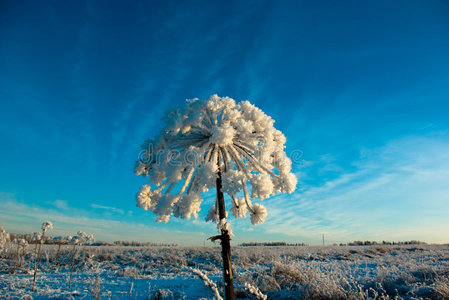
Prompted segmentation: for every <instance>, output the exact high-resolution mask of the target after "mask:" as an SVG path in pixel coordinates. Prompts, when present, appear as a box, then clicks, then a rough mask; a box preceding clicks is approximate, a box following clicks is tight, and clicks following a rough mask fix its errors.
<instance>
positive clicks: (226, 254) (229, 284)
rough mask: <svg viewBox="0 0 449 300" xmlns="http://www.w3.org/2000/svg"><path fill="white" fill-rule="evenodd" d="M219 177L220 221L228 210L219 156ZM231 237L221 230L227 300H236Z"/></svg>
mask: <svg viewBox="0 0 449 300" xmlns="http://www.w3.org/2000/svg"><path fill="white" fill-rule="evenodd" d="M217 175H218V177H217V200H218V214H219V216H220V221H221V220H222V219H225V218H226V210H225V203H224V196H223V191H222V187H223V183H222V180H221V171H220V156H218V174H217ZM230 240H231V238H230V236H229V233H228V231H227V230H224V229H222V230H221V254H222V256H223V275H224V281H225V296H226V300H233V299H234V278H233V274H232V262H231V243H230Z"/></svg>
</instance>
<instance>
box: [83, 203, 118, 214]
mask: <svg viewBox="0 0 449 300" xmlns="http://www.w3.org/2000/svg"><path fill="white" fill-rule="evenodd" d="M90 207H92V208H95V209H102V210H106V211H110V212H114V213H118V214H122V215H123V214H124V213H125V212H124V211H123V209H120V208H116V207H112V206H103V205H98V204H94V203H93V204H91V205H90Z"/></svg>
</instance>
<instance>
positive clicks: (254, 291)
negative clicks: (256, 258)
mask: <svg viewBox="0 0 449 300" xmlns="http://www.w3.org/2000/svg"><path fill="white" fill-rule="evenodd" d="M245 289H246V290H247V291H248V292H250V293H251V294H253V295H254V296H256V298H257V299H259V300H267V298H268V297H267V296H266V295H264V294H263V293H262V292H261V291H260V290H259V288H258V287H257V286H254V285H251V284H250V283H248V282H245Z"/></svg>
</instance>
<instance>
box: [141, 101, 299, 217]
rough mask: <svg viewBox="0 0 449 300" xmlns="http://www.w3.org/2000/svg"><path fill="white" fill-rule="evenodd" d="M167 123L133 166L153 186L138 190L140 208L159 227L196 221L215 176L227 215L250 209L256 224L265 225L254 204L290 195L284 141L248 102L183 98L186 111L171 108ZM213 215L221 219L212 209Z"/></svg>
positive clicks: (242, 213)
mask: <svg viewBox="0 0 449 300" xmlns="http://www.w3.org/2000/svg"><path fill="white" fill-rule="evenodd" d="M165 121H166V126H165V128H164V129H162V131H161V133H160V134H159V135H158V136H157V137H156V138H155V139H154V140H147V141H146V142H145V143H144V144H143V145H142V151H141V156H140V158H139V160H138V161H137V163H136V167H135V173H136V174H137V175H144V176H148V177H149V178H150V182H151V183H152V184H153V185H154V186H155V188H152V186H151V185H150V184H145V185H144V186H143V187H142V188H141V189H140V191H139V193H138V194H137V205H138V206H139V207H141V208H143V209H144V210H150V211H152V212H154V213H155V214H156V216H157V221H158V222H168V220H169V218H170V216H171V215H174V216H175V217H181V218H186V219H189V218H190V217H191V216H193V217H194V218H198V212H199V211H200V209H201V208H200V205H201V202H202V201H203V199H202V198H201V194H202V193H203V192H206V191H208V190H209V189H210V188H212V187H215V181H216V178H217V173H218V172H219V171H221V172H222V180H223V188H222V191H223V192H224V193H226V194H228V195H229V196H230V199H231V201H232V208H231V212H232V214H233V215H234V217H236V218H239V217H246V214H247V212H249V213H250V215H251V223H252V224H253V225H257V224H260V223H264V222H265V218H266V216H267V211H266V209H265V207H264V206H263V205H261V204H259V203H258V204H252V200H254V199H256V198H257V199H260V200H264V199H266V198H268V197H270V196H271V195H274V194H277V193H283V192H288V193H291V192H293V191H294V190H295V187H296V183H297V179H296V176H295V175H294V174H292V173H291V160H290V159H289V158H288V157H287V155H286V154H285V152H284V148H285V146H284V144H285V141H286V138H285V136H284V135H283V134H282V133H281V132H280V131H279V130H277V129H275V128H274V127H273V124H274V120H273V119H272V118H270V117H269V116H267V115H266V114H265V113H264V112H262V110H260V109H259V108H257V107H255V106H254V105H252V104H251V103H249V102H248V101H242V102H240V103H236V102H235V101H234V100H233V99H231V98H229V97H222V98H221V97H218V96H217V95H213V96H211V97H210V98H209V99H207V100H204V101H200V100H198V99H193V100H187V103H186V106H185V107H184V108H175V109H174V110H172V111H169V112H168V113H167V115H166V117H165ZM175 186H176V187H175ZM249 186H250V187H251V189H250V188H249ZM239 194H243V197H238V195H239ZM212 211H213V212H215V214H218V213H217V205H215V206H213V207H212ZM209 219H211V218H209ZM212 219H213V220H215V221H216V222H218V218H215V219H214V218H212Z"/></svg>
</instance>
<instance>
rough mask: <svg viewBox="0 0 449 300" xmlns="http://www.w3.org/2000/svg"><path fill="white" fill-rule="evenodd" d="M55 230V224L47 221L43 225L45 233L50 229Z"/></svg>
mask: <svg viewBox="0 0 449 300" xmlns="http://www.w3.org/2000/svg"><path fill="white" fill-rule="evenodd" d="M52 228H53V224H52V223H51V222H50V221H45V222H44V223H42V232H43V233H45V231H47V230H48V229H52Z"/></svg>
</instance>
